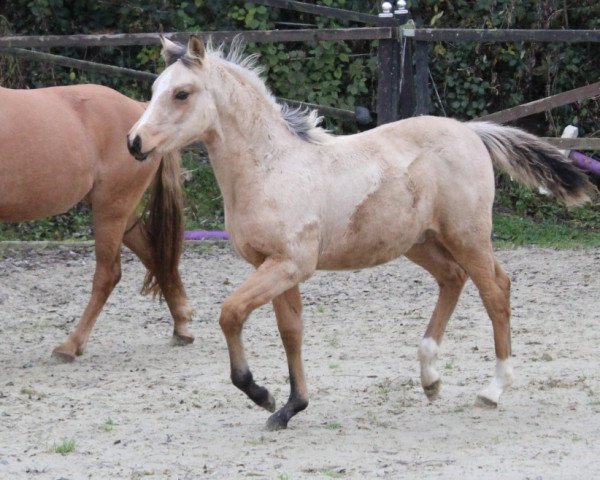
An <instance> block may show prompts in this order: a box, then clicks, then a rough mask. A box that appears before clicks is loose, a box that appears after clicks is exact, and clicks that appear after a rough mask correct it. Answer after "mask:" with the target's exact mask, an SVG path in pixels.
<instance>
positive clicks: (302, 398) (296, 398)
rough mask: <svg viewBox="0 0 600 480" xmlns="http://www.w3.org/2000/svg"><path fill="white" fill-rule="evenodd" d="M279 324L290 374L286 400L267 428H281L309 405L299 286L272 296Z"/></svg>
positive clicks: (272, 416) (270, 418)
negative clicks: (304, 366)
mask: <svg viewBox="0 0 600 480" xmlns="http://www.w3.org/2000/svg"><path fill="white" fill-rule="evenodd" d="M273 308H274V310H275V316H276V317H277V327H278V328H279V334H280V335H281V340H282V341H283V346H284V348H285V353H286V356H287V361H288V368H289V373H290V396H289V398H288V401H287V403H286V404H285V405H284V406H283V407H281V408H280V409H279V410H278V411H277V412H275V413H274V414H273V415H271V416H270V417H269V420H268V422H267V428H268V429H269V430H281V429H283V428H286V427H287V424H288V422H289V420H290V418H292V417H293V416H294V415H296V414H297V413H298V412H301V411H302V410H304V409H305V408H306V407H307V406H308V391H307V389H306V380H305V379H304V369H303V367H302V298H300V289H299V288H298V286H297V285H296V286H295V287H293V288H290V289H289V290H288V291H287V292H284V293H282V294H281V295H279V296H278V297H276V298H274V299H273Z"/></svg>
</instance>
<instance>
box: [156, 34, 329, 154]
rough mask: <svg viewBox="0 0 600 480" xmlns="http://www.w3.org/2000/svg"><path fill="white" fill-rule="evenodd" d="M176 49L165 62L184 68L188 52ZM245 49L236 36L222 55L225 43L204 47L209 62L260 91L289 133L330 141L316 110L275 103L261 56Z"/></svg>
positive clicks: (308, 140) (321, 142) (182, 48)
mask: <svg viewBox="0 0 600 480" xmlns="http://www.w3.org/2000/svg"><path fill="white" fill-rule="evenodd" d="M178 47H180V50H178V51H175V52H169V58H166V60H167V63H168V64H170V63H173V62H174V61H177V60H182V61H183V63H184V64H186V65H187V64H188V63H189V61H190V60H191V59H189V58H187V55H186V50H187V49H186V47H185V46H184V45H178ZM245 47H246V45H245V43H244V42H243V41H242V39H241V37H235V38H234V39H233V41H232V42H231V44H230V46H229V50H228V51H227V53H226V54H225V53H224V51H225V46H224V44H220V45H219V46H217V47H214V46H213V45H212V42H211V41H210V40H209V41H208V43H207V45H206V55H207V56H209V57H210V58H211V59H212V60H216V61H217V62H219V63H220V64H221V65H223V66H224V67H225V68H227V69H228V70H229V71H230V72H231V73H232V74H233V75H235V76H236V77H238V78H240V79H242V80H243V82H244V83H245V84H247V85H249V86H250V87H252V88H253V89H254V90H256V91H257V92H259V93H260V95H261V96H262V97H263V98H264V99H265V100H266V101H267V103H268V104H270V105H271V106H272V107H273V109H274V110H275V111H276V112H277V114H278V115H279V116H280V117H281V118H282V119H283V120H284V122H285V123H286V125H287V127H288V129H289V131H290V132H292V133H293V134H295V135H297V136H298V137H300V138H301V139H303V140H305V141H307V142H309V143H314V144H323V143H326V142H327V140H328V139H330V138H332V135H331V134H329V133H328V132H327V131H326V130H325V129H323V128H322V127H320V126H319V125H320V123H321V121H322V119H323V117H320V116H319V115H318V112H317V111H316V110H311V109H309V108H304V107H290V106H289V105H287V104H285V103H284V104H280V103H278V102H277V99H276V98H275V96H274V95H273V93H272V92H271V90H270V89H269V87H267V85H266V83H265V81H264V80H263V78H262V77H261V75H262V74H263V73H264V68H263V67H262V65H260V64H259V63H258V59H259V58H260V55H259V54H257V53H253V54H251V55H245V52H244V50H245Z"/></svg>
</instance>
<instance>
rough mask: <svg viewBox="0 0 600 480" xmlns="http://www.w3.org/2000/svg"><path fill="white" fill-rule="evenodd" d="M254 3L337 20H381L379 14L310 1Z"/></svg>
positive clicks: (289, 0)
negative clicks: (326, 5) (313, 3)
mask: <svg viewBox="0 0 600 480" xmlns="http://www.w3.org/2000/svg"><path fill="white" fill-rule="evenodd" d="M252 3H256V4H259V5H267V6H269V7H276V8H283V9H285V10H293V11H295V12H300V13H312V14H314V15H321V16H323V17H329V18H335V19H337V20H345V21H349V22H360V23H367V24H373V25H375V24H377V23H378V20H379V17H378V16H377V15H369V14H367V13H360V12H352V11H350V10H342V9H341V8H333V7H325V6H322V5H311V4H309V3H304V2H296V1H294V0H252Z"/></svg>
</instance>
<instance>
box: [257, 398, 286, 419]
mask: <svg viewBox="0 0 600 480" xmlns="http://www.w3.org/2000/svg"><path fill="white" fill-rule="evenodd" d="M267 394H268V395H267V399H266V400H265V401H264V402H262V403H261V404H260V405H259V406H260V407H262V408H264V409H265V410H268V411H269V412H271V413H273V412H274V411H275V406H276V405H277V403H276V402H275V399H274V398H273V395H271V393H270V392H267ZM273 416H274V415H271V417H270V418H272V417H273ZM284 428H285V427H284Z"/></svg>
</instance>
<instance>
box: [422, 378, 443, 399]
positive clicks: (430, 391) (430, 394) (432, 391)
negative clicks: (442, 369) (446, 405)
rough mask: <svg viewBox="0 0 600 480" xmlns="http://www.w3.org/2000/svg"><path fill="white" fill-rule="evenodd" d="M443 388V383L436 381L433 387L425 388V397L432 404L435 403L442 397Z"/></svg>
mask: <svg viewBox="0 0 600 480" xmlns="http://www.w3.org/2000/svg"><path fill="white" fill-rule="evenodd" d="M441 388H442V381H441V380H436V381H435V382H433V383H432V384H431V385H428V386H426V387H423V391H424V392H425V395H427V399H428V400H429V401H430V402H433V401H434V400H437V398H438V397H439V396H440V390H441Z"/></svg>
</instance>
